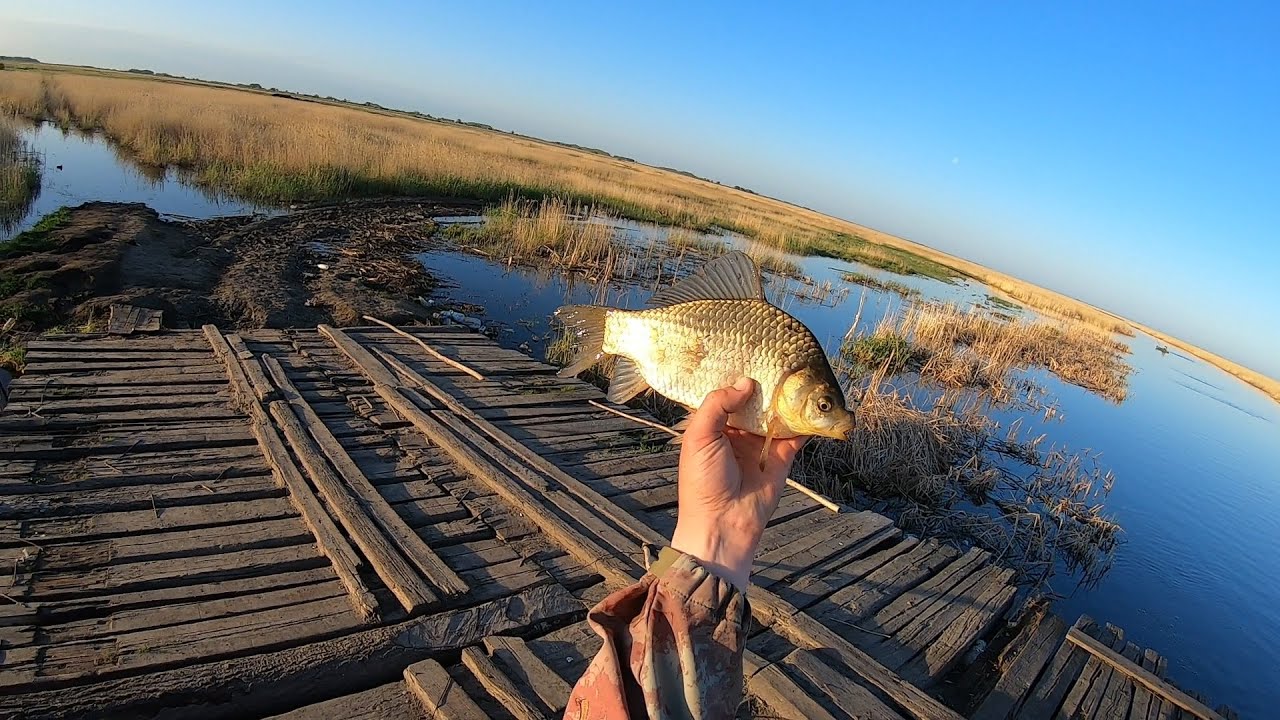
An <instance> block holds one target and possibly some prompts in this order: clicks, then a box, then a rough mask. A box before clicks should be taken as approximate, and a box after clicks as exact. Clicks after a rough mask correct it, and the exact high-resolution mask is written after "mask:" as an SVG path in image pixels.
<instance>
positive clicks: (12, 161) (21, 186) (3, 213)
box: [0, 113, 43, 232]
mask: <svg viewBox="0 0 1280 720" xmlns="http://www.w3.org/2000/svg"><path fill="white" fill-rule="evenodd" d="M42 165H43V163H42V161H41V158H40V156H39V155H38V154H37V153H36V152H34V151H33V150H32V149H31V148H29V147H28V146H27V143H26V142H25V141H24V140H23V139H22V135H21V133H20V132H19V125H18V121H17V120H16V118H14V117H12V116H10V115H6V114H4V113H0V228H3V229H4V230H5V231H6V232H7V231H9V230H11V229H13V227H14V226H15V225H16V224H17V223H18V222H19V221H20V220H22V218H24V217H26V214H27V211H28V210H30V209H31V204H32V203H34V202H35V199H36V195H37V194H39V192H40V176H41V170H42Z"/></svg>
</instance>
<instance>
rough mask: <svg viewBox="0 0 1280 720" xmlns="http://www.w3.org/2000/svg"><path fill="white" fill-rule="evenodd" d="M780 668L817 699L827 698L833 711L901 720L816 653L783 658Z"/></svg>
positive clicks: (870, 719)
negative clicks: (798, 678) (786, 670)
mask: <svg viewBox="0 0 1280 720" xmlns="http://www.w3.org/2000/svg"><path fill="white" fill-rule="evenodd" d="M781 665H782V666H783V667H784V668H786V669H788V670H791V671H792V672H793V674H794V675H796V676H798V677H800V678H804V679H805V681H806V682H805V683H804V684H806V685H808V686H809V688H810V692H811V693H812V694H813V696H814V697H815V699H820V698H822V697H824V696H825V697H826V698H827V699H828V702H829V704H830V707H832V708H834V709H835V710H836V711H837V712H840V713H841V714H844V713H847V714H849V715H850V716H853V717H857V718H859V720H902V716H901V715H899V714H898V713H897V712H896V711H894V710H893V709H891V708H890V707H889V706H887V705H885V704H884V703H883V702H881V701H880V699H879V698H877V697H876V696H875V695H873V694H872V693H871V691H870V690H868V689H867V688H865V687H863V686H861V685H859V684H858V683H857V682H854V681H853V680H852V679H851V678H849V677H848V675H847V674H846V673H845V672H842V671H838V670H836V669H834V668H832V667H831V666H829V665H827V664H826V663H825V662H823V661H822V659H821V658H820V657H819V656H818V655H817V654H816V653H814V652H811V651H808V650H795V651H793V652H792V653H791V654H790V655H787V656H786V657H785V658H783V660H782V663H781Z"/></svg>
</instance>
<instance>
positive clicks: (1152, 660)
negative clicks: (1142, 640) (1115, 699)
mask: <svg viewBox="0 0 1280 720" xmlns="http://www.w3.org/2000/svg"><path fill="white" fill-rule="evenodd" d="M1158 657H1160V656H1158V655H1157V653H1156V651H1153V650H1151V648H1149V647H1148V648H1147V650H1144V651H1143V652H1142V657H1140V659H1139V662H1140V664H1142V666H1143V669H1144V670H1147V671H1149V673H1155V671H1156V662H1157V659H1158ZM1156 676H1157V678H1158V676H1160V675H1156ZM1161 702H1162V698H1161V697H1160V696H1155V694H1152V693H1151V691H1149V689H1147V685H1144V684H1142V683H1134V688H1133V705H1132V706H1130V707H1129V720H1148V717H1155V716H1156V715H1158V707H1157V706H1158V705H1160V703H1161Z"/></svg>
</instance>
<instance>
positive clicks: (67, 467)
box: [0, 446, 270, 502]
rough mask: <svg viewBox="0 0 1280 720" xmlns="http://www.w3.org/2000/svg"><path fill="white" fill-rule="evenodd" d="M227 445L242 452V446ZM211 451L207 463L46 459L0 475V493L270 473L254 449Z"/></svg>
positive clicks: (85, 490)
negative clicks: (21, 472) (231, 453)
mask: <svg viewBox="0 0 1280 720" xmlns="http://www.w3.org/2000/svg"><path fill="white" fill-rule="evenodd" d="M230 449H232V450H235V451H237V452H243V450H244V446H238V447H235V448H230ZM214 452H216V451H211V452H210V455H211V457H210V459H209V461H208V462H207V463H206V462H203V461H201V462H199V464H198V465H196V464H185V465H184V464H183V462H182V461H180V460H176V459H175V460H174V461H171V462H167V463H165V462H150V463H136V464H133V465H125V464H123V463H116V462H112V461H111V460H104V459H98V461H97V462H75V463H65V464H64V463H49V464H45V465H44V466H43V467H40V468H39V469H38V470H37V469H36V466H35V464H32V465H31V467H30V469H29V470H28V471H27V473H26V475H25V476H24V477H10V476H0V496H4V497H6V498H7V497H11V496H14V495H26V496H30V497H31V500H33V501H34V500H35V499H37V498H39V496H45V497H46V498H47V499H48V502H57V499H58V498H59V497H61V498H69V499H71V500H72V501H75V500H78V499H79V497H80V495H81V494H89V493H92V492H93V491H100V490H106V489H112V488H114V489H117V490H118V489H121V488H132V490H133V491H134V492H145V491H147V490H148V489H149V488H153V487H155V486H166V485H170V484H172V483H174V482H175V481H183V482H191V483H201V484H207V483H208V482H209V481H211V480H224V479H227V480H230V479H237V478H253V477H258V476H262V475H266V474H268V473H270V468H269V467H267V466H266V464H265V463H263V462H262V457H261V456H260V455H257V454H256V453H255V454H253V455H251V456H245V457H218V456H216V455H214V454H213V453H214ZM110 468H114V469H110ZM5 502H8V500H6V501H5Z"/></svg>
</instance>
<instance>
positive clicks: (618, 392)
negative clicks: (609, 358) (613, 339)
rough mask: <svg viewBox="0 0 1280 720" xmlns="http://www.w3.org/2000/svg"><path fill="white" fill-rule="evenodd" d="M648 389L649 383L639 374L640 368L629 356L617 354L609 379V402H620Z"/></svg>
mask: <svg viewBox="0 0 1280 720" xmlns="http://www.w3.org/2000/svg"><path fill="white" fill-rule="evenodd" d="M648 389H649V383H648V382H646V381H645V379H644V376H642V375H641V374H640V368H638V367H636V364H635V363H634V362H632V361H631V359H630V358H626V357H622V356H618V361H617V362H616V363H615V364H614V366H613V379H612V380H610V381H609V395H608V397H609V402H615V403H618V404H622V403H625V402H626V401H628V400H630V399H631V398H633V397H635V396H636V395H639V394H640V393H642V392H644V391H645V390H648Z"/></svg>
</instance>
